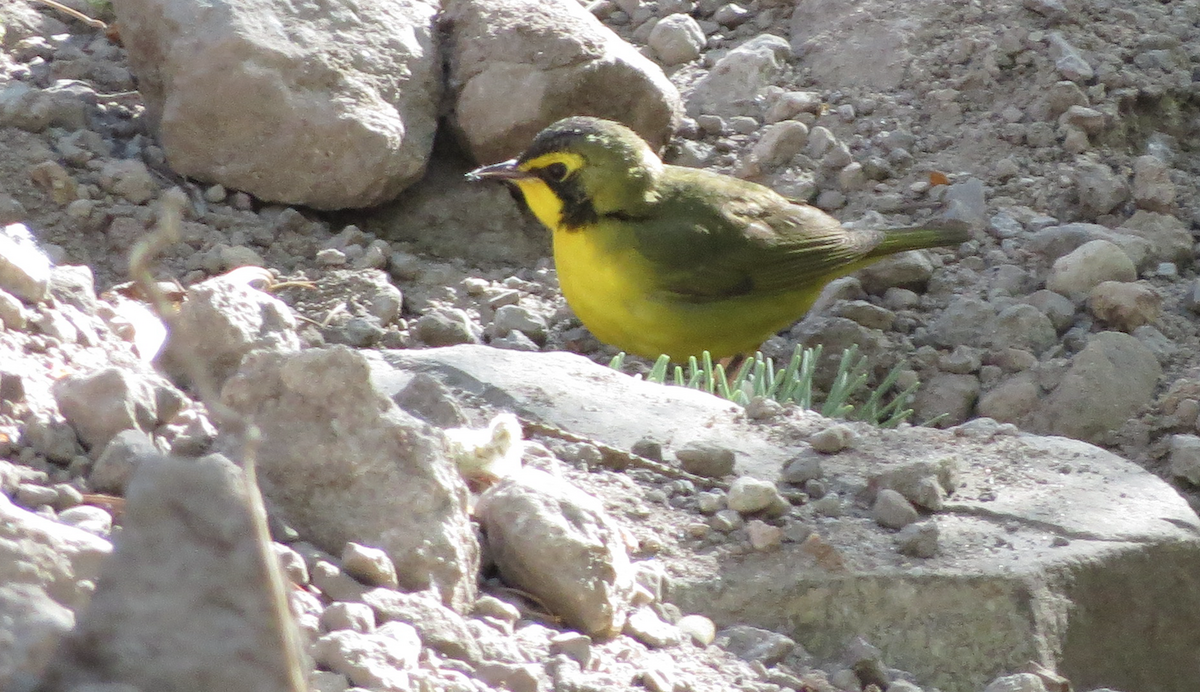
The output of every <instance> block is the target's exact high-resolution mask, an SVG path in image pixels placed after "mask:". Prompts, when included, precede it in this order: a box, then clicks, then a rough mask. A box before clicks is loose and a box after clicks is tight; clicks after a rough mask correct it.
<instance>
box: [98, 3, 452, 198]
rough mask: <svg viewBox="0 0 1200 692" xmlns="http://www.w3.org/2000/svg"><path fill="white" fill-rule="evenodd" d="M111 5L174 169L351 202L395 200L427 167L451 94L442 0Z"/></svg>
mask: <svg viewBox="0 0 1200 692" xmlns="http://www.w3.org/2000/svg"><path fill="white" fill-rule="evenodd" d="M114 9H115V10H116V13H117V16H118V18H119V19H120V22H121V26H122V27H123V35H124V36H125V38H126V42H125V45H126V48H127V49H128V51H129V58H130V63H131V66H132V67H133V70H134V72H136V73H137V75H138V87H139V89H140V91H141V92H142V94H144V95H145V97H146V103H147V107H148V110H149V114H150V117H151V120H152V121H153V122H154V124H155V125H156V126H157V129H158V132H159V135H160V137H161V140H162V144H163V149H164V151H165V153H166V155H167V159H168V160H169V161H170V163H171V167H172V168H173V169H174V170H175V171H176V172H177V173H180V174H183V175H186V176H190V177H194V178H197V179H200V180H203V181H206V182H211V183H220V184H221V185H224V186H225V187H228V188H234V189H237V190H245V191H247V192H250V193H251V194H253V195H255V196H256V197H259V198H260V199H264V200H270V201H274V202H285V203H289V204H304V205H307V206H311V207H316V208H320V209H340V208H346V207H367V206H372V205H375V204H379V203H380V202H384V201H387V200H389V199H391V198H392V197H394V196H395V195H396V193H398V192H400V190H402V189H404V188H405V187H406V186H408V185H410V184H411V183H412V182H414V181H415V180H416V179H417V178H419V177H420V176H421V174H422V173H423V172H424V169H425V161H426V158H427V157H428V156H429V152H430V150H431V149H432V147H433V135H434V129H435V127H436V124H437V121H436V118H437V104H438V100H439V97H440V92H441V89H440V76H441V58H440V56H439V54H438V50H437V44H436V42H435V40H434V26H433V21H434V14H435V12H436V10H437V8H436V7H435V6H434V5H433V4H432V3H426V2H421V1H420V0H408V1H406V2H402V3H374V2H351V3H349V4H347V5H346V6H345V7H344V8H342V9H341V10H339V11H336V12H330V11H328V9H327V8H318V7H317V6H315V5H314V6H304V7H300V8H296V7H290V6H288V5H287V4H286V3H276V2H261V3H255V4H250V5H247V4H238V5H230V6H225V7H224V9H223V10H221V11H215V10H209V9H207V8H206V7H202V6H198V5H196V4H194V3H190V2H174V1H173V0H121V1H119V2H116V3H114ZM213 122H220V123H222V124H223V125H222V127H220V128H216V129H214V128H212V127H211V126H210V125H211V123H213Z"/></svg>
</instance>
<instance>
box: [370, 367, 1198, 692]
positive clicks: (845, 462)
mask: <svg viewBox="0 0 1200 692" xmlns="http://www.w3.org/2000/svg"><path fill="white" fill-rule="evenodd" d="M414 372H426V373H429V374H431V375H433V376H435V377H437V378H439V379H440V380H441V381H442V382H443V383H445V384H447V385H448V386H449V387H450V388H451V389H452V390H453V391H455V393H456V394H457V395H458V396H459V399H460V401H462V402H463V403H464V404H468V405H473V406H477V407H481V408H485V409H490V410H495V409H505V410H511V411H514V412H516V413H518V414H519V415H522V416H527V417H531V418H535V419H537V420H540V421H542V422H546V423H549V424H552V425H555V426H557V427H561V428H563V429H565V430H567V431H569V432H573V433H575V434H578V435H584V436H588V437H593V438H595V439H597V440H600V441H603V442H606V443H608V444H610V445H613V446H618V447H624V448H626V449H627V448H628V447H629V445H631V444H632V443H633V442H634V441H637V440H640V439H644V438H651V439H654V440H656V441H659V442H661V443H662V444H663V445H664V448H669V449H673V448H677V447H678V446H680V445H682V444H685V443H686V442H688V441H692V440H697V439H705V440H711V439H713V438H714V436H715V437H716V438H718V439H720V440H721V441H722V442H723V443H724V444H727V445H728V446H730V447H731V448H734V449H736V450H737V451H738V472H739V473H742V474H752V475H755V476H759V477H763V478H768V479H772V480H774V479H776V478H778V476H779V471H780V468H781V466H782V464H783V463H784V462H786V461H787V460H790V459H793V458H795V457H797V456H801V455H813V454H815V452H813V450H812V449H811V447H810V446H809V445H808V444H807V442H805V440H807V439H808V438H809V437H810V436H811V435H813V434H815V433H816V432H819V431H821V430H823V429H825V428H827V427H829V426H830V422H829V421H828V420H826V419H823V418H821V417H820V416H817V415H815V414H812V413H807V412H790V413H789V414H787V415H784V416H780V417H779V418H777V419H775V420H774V421H772V422H770V423H756V422H751V421H747V420H746V418H745V416H744V415H743V414H742V413H741V412H740V410H739V409H738V408H737V407H735V406H732V405H730V404H728V403H726V402H723V401H721V400H718V399H715V398H712V397H708V396H707V395H704V394H700V393H698V392H693V391H688V390H684V389H682V388H676V387H663V386H659V385H653V384H649V383H645V382H641V381H638V380H634V379H632V378H628V377H625V376H623V375H620V374H618V373H615V372H613V371H611V370H609V369H607V368H604V367H602V366H598V365H595V364H593V363H591V362H590V361H587V360H585V359H583V358H580V357H576V356H571V355H568V354H549V353H517V352H511V351H501V350H496V349H489V348H486V347H475V346H459V347H452V348H444V349H431V350H426V351H404V352H384V353H383V354H382V355H381V356H380V357H379V359H378V360H377V361H375V363H374V366H373V373H372V377H373V379H374V380H375V381H376V384H377V386H379V387H381V388H382V389H383V390H385V391H387V392H394V391H398V389H399V388H401V387H403V386H404V384H405V383H406V382H407V381H408V379H409V378H410V377H411V374H412V373H414ZM489 412H490V411H489ZM851 426H852V429H853V432H854V436H853V439H852V441H851V443H850V445H849V446H848V447H847V448H846V449H844V450H842V451H840V452H837V453H835V454H827V455H820V461H821V466H822V468H823V476H822V479H823V480H824V482H825V483H826V484H827V485H828V487H829V489H830V490H831V491H834V492H837V493H838V494H839V496H840V497H841V498H842V502H843V506H844V514H843V515H842V516H838V517H836V518H831V517H824V516H819V515H817V514H815V513H814V512H813V511H812V505H806V506H804V507H801V508H800V509H799V512H798V514H799V516H800V518H801V519H802V520H803V521H804V522H805V523H807V524H808V525H809V526H811V528H812V529H813V535H812V536H810V537H809V540H808V541H806V542H804V543H784V544H783V546H782V547H781V548H778V549H776V550H772V551H766V552H750V553H746V552H745V551H744V550H741V551H739V550H728V549H726V550H721V549H717V550H712V551H706V552H705V553H704V554H701V555H696V556H694V557H692V558H688V559H684V560H679V561H675V562H672V560H671V559H668V560H666V562H667V567H668V570H669V571H670V572H671V573H672V575H673V578H672V580H671V589H670V595H669V598H670V600H671V601H673V602H675V603H677V604H678V605H679V606H680V608H681V609H682V610H683V611H684V612H696V613H703V614H705V615H708V616H710V617H712V618H713V619H714V620H715V621H717V623H718V624H719V625H729V624H735V623H740V624H753V625H757V626H761V627H767V628H771V629H774V630H777V631H779V632H783V633H785V634H788V635H789V636H793V637H794V638H795V639H796V640H797V641H798V642H800V643H802V644H803V645H804V646H805V647H806V648H808V649H809V650H810V651H812V652H814V653H816V654H818V655H820V656H822V657H831V656H836V655H837V654H838V653H839V652H840V651H842V650H843V649H844V647H845V645H846V643H847V642H848V641H849V640H850V639H851V638H852V637H854V636H856V635H861V636H864V637H866V638H867V639H868V640H869V641H870V642H871V643H872V644H874V645H875V646H877V647H879V648H880V649H882V651H883V654H884V660H885V661H887V662H888V664H889V665H895V666H897V667H899V668H901V669H904V670H908V671H911V672H912V673H914V674H916V675H917V676H918V678H919V679H921V680H922V681H923V682H927V683H929V684H931V685H936V686H937V687H939V688H940V689H942V690H944V691H945V692H960V691H961V692H976V691H977V690H979V689H982V688H983V686H984V685H986V684H987V682H988V681H989V680H990V679H992V678H993V677H995V676H996V675H999V674H1003V673H1008V672H1013V671H1016V670H1023V669H1025V667H1026V666H1027V664H1028V662H1029V661H1031V660H1033V661H1038V662H1041V663H1043V664H1044V665H1047V666H1048V667H1051V668H1055V669H1057V670H1058V671H1059V672H1060V673H1062V674H1064V675H1066V676H1067V677H1069V678H1070V679H1071V680H1072V682H1073V683H1074V684H1075V685H1076V686H1077V687H1078V688H1080V689H1088V688H1089V687H1095V686H1101V685H1106V686H1111V687H1115V688H1119V689H1127V690H1164V691H1176V690H1178V691H1179V692H1183V691H1184V690H1191V689H1193V688H1194V682H1195V666H1196V655H1197V654H1196V652H1197V651H1200V518H1197V516H1196V514H1195V513H1194V512H1193V511H1192V510H1191V509H1190V508H1189V506H1188V505H1187V503H1186V502H1185V501H1184V500H1183V498H1182V497H1180V496H1179V495H1178V494H1177V493H1176V492H1175V491H1174V490H1173V489H1172V488H1171V487H1170V486H1168V485H1167V484H1166V483H1164V482H1163V481H1161V480H1159V479H1158V478H1157V477H1155V476H1153V475H1151V474H1149V473H1147V472H1145V471H1144V470H1142V469H1141V468H1140V467H1138V466H1137V465H1135V464H1133V463H1131V462H1128V461H1126V460H1124V459H1121V458H1120V457H1117V456H1115V455H1113V454H1110V453H1108V452H1106V451H1104V450H1102V449H1100V448H1098V447H1094V446H1092V445H1089V444H1086V443H1083V442H1078V441H1075V440H1070V439H1067V438H1061V437H1037V436H1032V435H1024V434H1016V433H1013V432H1012V430H1011V428H1008V429H1006V428H1002V427H1000V426H997V425H994V424H991V425H989V424H987V422H986V421H982V422H980V421H976V422H974V423H971V424H967V425H964V426H961V427H960V428H957V429H951V430H948V431H943V430H933V429H929V428H907V429H904V430H882V429H878V428H874V427H871V426H867V425H861V424H851ZM664 456H667V457H668V458H670V456H671V455H664ZM915 463H925V464H930V466H937V467H949V468H954V469H956V470H957V476H958V478H957V487H956V489H955V490H954V491H953V492H952V493H950V494H949V496H948V497H947V498H946V500H945V503H944V506H943V509H942V510H940V511H938V512H936V513H934V514H932V516H931V517H930V518H929V520H930V521H932V522H933V523H934V524H935V525H936V526H937V528H938V530H939V550H938V554H937V555H936V556H935V557H933V558H929V559H920V558H914V557H908V556H905V555H902V554H901V553H900V552H898V550H897V549H896V543H897V541H896V534H895V532H892V531H890V530H887V529H884V528H882V527H880V526H879V525H877V524H876V523H875V522H874V521H873V520H872V519H871V518H870V498H871V497H872V495H873V487H874V486H873V483H874V482H877V480H878V478H879V477H880V476H881V475H883V474H886V473H887V472H889V471H895V470H896V469H898V468H904V467H910V466H912V465H913V464H915ZM664 538H666V537H664ZM739 547H740V546H739ZM680 552H693V553H694V551H688V550H686V549H681V551H680Z"/></svg>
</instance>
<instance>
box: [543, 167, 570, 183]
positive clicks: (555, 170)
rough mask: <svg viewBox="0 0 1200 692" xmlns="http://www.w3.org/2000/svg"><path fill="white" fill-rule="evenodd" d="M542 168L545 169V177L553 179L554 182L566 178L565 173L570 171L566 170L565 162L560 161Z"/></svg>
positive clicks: (559, 181)
mask: <svg viewBox="0 0 1200 692" xmlns="http://www.w3.org/2000/svg"><path fill="white" fill-rule="evenodd" d="M542 170H544V171H546V178H547V179H549V180H553V181H554V182H556V183H561V182H562V181H564V180H566V178H567V174H568V173H570V171H569V170H567V164H565V163H561V162H557V163H552V164H550V165H549V166H546V167H545V168H544V169H542Z"/></svg>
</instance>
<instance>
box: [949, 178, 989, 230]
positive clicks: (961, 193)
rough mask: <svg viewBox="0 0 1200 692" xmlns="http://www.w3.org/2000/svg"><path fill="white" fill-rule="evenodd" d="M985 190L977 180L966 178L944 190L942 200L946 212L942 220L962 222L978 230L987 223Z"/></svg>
mask: <svg viewBox="0 0 1200 692" xmlns="http://www.w3.org/2000/svg"><path fill="white" fill-rule="evenodd" d="M985 192H986V188H985V187H984V184H983V181H982V180H980V179H979V178H968V179H966V180H964V181H962V182H958V183H954V184H952V185H950V187H948V188H946V195H945V197H944V198H943V199H944V200H945V203H946V210H945V211H944V212H942V218H944V219H946V220H947V221H962V222H964V223H968V224H970V225H971V227H973V228H979V227H981V226H983V225H984V223H985V222H986V221H987V199H986V198H985Z"/></svg>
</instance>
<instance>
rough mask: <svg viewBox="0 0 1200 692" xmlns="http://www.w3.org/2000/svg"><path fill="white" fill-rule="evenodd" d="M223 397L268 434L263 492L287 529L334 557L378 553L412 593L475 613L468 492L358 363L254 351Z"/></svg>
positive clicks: (438, 446) (421, 430)
mask: <svg viewBox="0 0 1200 692" xmlns="http://www.w3.org/2000/svg"><path fill="white" fill-rule="evenodd" d="M222 397H223V399H224V400H225V402H226V403H227V404H228V405H230V406H232V407H233V408H234V409H235V410H236V411H239V412H240V413H241V414H243V415H245V416H248V417H251V418H253V419H254V421H255V422H256V423H257V424H258V426H259V428H260V429H261V431H262V435H263V444H262V446H261V447H260V448H259V456H258V467H259V480H260V483H261V484H262V487H263V492H264V494H265V495H266V496H267V497H268V498H270V500H271V502H272V505H273V507H275V508H276V509H277V510H278V511H279V512H280V515H281V517H282V518H284V520H285V522H286V523H287V524H288V525H289V526H292V527H294V528H295V529H296V530H297V531H299V532H300V533H301V534H302V535H304V536H305V537H306V538H307V539H308V540H311V541H312V542H313V543H314V544H316V545H317V546H319V547H321V548H323V549H325V550H326V551H328V552H331V553H333V552H340V551H341V549H342V546H343V545H345V543H346V542H347V541H354V542H357V543H361V544H364V545H371V546H377V547H379V548H381V549H383V550H384V551H386V552H387V553H388V555H389V556H391V558H392V561H393V563H394V564H395V565H396V572H397V577H398V579H399V581H400V583H401V584H402V585H403V586H404V587H405V588H408V589H415V590H419V589H426V588H431V587H433V588H436V589H438V590H439V592H440V593H441V596H442V598H443V600H444V602H445V603H446V604H448V605H450V606H451V607H452V608H455V609H458V610H462V611H465V610H466V609H468V608H469V606H470V604H471V603H472V602H474V596H475V575H476V573H477V571H478V565H479V562H478V560H479V554H478V544H477V542H476V539H475V534H474V532H473V531H472V529H471V526H470V521H469V520H468V518H467V489H466V486H465V485H464V483H463V480H462V478H461V477H460V476H459V474H458V472H457V470H456V469H455V468H454V466H453V464H452V463H451V462H450V461H449V460H447V459H446V458H445V456H444V452H443V449H442V443H441V442H440V440H439V439H438V438H437V437H435V436H434V431H433V430H432V429H431V428H429V427H428V426H427V425H425V424H423V423H421V422H419V421H418V420H416V419H415V418H412V417H411V416H409V415H408V414H406V413H404V412H402V411H401V410H400V409H398V408H397V407H396V406H395V405H394V404H393V403H392V402H391V401H390V400H389V399H388V398H387V396H386V395H384V394H382V393H380V392H379V391H377V390H376V389H375V388H374V387H373V385H372V380H371V373H370V370H369V366H368V363H367V361H366V360H365V359H364V358H363V356H362V355H360V354H359V353H357V352H354V351H350V350H349V349H346V348H343V347H338V348H332V349H310V350H307V351H303V352H300V353H295V354H281V353H271V352H265V351H258V352H255V353H253V354H251V356H250V357H248V358H247V362H246V363H245V364H244V365H243V367H242V370H241V372H240V373H239V374H238V376H237V377H236V378H233V379H231V380H230V381H229V382H228V383H227V384H226V387H225V390H224V391H223V392H222ZM329 507H338V508H340V509H339V511H337V512H329V511H328V508H329Z"/></svg>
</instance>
